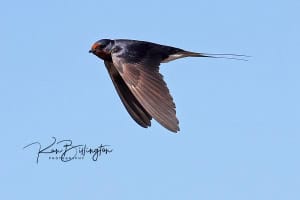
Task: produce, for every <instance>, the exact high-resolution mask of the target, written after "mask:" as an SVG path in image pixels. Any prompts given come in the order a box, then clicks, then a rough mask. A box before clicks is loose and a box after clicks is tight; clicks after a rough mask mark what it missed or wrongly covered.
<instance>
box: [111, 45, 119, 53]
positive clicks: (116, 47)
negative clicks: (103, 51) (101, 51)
mask: <svg viewBox="0 0 300 200" xmlns="http://www.w3.org/2000/svg"><path fill="white" fill-rule="evenodd" d="M119 51H121V47H119V46H115V47H114V48H113V49H112V50H111V52H112V53H117V52H119Z"/></svg>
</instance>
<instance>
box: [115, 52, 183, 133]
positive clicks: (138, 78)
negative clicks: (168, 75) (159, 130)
mask: <svg viewBox="0 0 300 200" xmlns="http://www.w3.org/2000/svg"><path fill="white" fill-rule="evenodd" d="M112 61H113V63H114V66H115V67H116V69H117V71H118V72H119V74H120V75H121V77H122V78H123V80H124V81H125V83H126V85H127V86H128V88H129V89H130V91H131V92H132V93H133V95H134V96H135V97H136V99H137V100H138V101H139V102H140V104H141V105H142V106H143V107H144V109H145V110H146V111H147V112H148V113H149V114H150V115H151V116H152V117H153V118H154V119H155V120H156V121H158V122H159V123H160V124H161V125H162V126H164V127H165V128H167V129H169V130H170V131H172V132H177V131H179V126H178V123H179V122H178V119H177V118H176V111H175V103H174V102H173V98H172V96H171V95H170V92H169V89H168V88H167V85H166V83H165V82H164V80H163V76H162V75H161V74H160V73H159V60H158V59H155V58H152V59H151V57H149V58H147V57H145V58H143V61H142V62H140V63H138V64H137V63H131V62H130V61H128V60H127V59H126V57H119V56H117V55H114V54H112Z"/></svg>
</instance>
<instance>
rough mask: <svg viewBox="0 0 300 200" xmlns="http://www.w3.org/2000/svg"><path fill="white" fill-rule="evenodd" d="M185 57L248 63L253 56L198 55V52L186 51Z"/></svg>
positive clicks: (229, 54)
mask: <svg viewBox="0 0 300 200" xmlns="http://www.w3.org/2000/svg"><path fill="white" fill-rule="evenodd" d="M183 54H184V55H185V56H190V57H208V58H224V59H231V60H243V61H248V59H247V58H250V57H251V56H247V55H241V54H232V53H228V54H226V53H220V54H218V53H215V54H213V53H196V52H190V51H184V53H183Z"/></svg>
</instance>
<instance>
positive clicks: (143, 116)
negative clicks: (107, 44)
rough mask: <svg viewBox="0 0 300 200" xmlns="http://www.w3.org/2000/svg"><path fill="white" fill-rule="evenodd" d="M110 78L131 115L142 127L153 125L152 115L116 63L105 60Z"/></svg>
mask: <svg viewBox="0 0 300 200" xmlns="http://www.w3.org/2000/svg"><path fill="white" fill-rule="evenodd" d="M104 64H105V66H106V69H107V71H108V73H109V75H110V78H111V80H112V82H113V84H114V86H115V88H116V90H117V93H118V94H119V96H120V98H121V101H122V102H123V104H124V106H125V108H126V110H127V111H128V113H129V114H130V116H131V117H132V118H133V119H134V120H135V121H136V122H137V123H138V124H139V125H140V126H142V127H144V128H147V127H148V126H151V121H150V120H151V119H152V117H151V116H150V115H149V114H148V112H147V111H146V110H145V109H144V108H143V106H142V105H141V104H140V103H139V101H138V100H137V99H136V98H135V96H134V95H133V94H132V92H131V91H130V90H129V88H128V86H127V85H126V83H125V82H124V80H123V79H122V77H121V76H120V74H119V72H118V71H117V69H116V68H115V66H114V64H113V63H112V62H109V61H105V62H104Z"/></svg>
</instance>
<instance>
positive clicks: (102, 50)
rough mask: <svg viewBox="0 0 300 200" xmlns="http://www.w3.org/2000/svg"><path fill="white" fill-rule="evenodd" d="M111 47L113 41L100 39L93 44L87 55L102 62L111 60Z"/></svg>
mask: <svg viewBox="0 0 300 200" xmlns="http://www.w3.org/2000/svg"><path fill="white" fill-rule="evenodd" d="M112 47H113V40H109V39H102V40H98V41H97V42H95V43H94V44H93V45H92V47H91V50H89V53H93V54H94V55H96V56H98V57H99V58H101V59H103V60H111V49H112Z"/></svg>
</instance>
